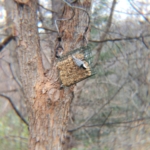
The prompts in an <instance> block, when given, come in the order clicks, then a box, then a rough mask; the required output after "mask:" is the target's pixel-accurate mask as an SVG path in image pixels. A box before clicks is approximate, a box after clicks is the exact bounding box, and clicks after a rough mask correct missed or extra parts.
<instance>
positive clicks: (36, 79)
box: [13, 0, 87, 150]
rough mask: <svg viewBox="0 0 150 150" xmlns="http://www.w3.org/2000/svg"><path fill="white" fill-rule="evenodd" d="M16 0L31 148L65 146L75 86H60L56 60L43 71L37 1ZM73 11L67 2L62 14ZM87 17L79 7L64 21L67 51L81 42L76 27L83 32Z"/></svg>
mask: <svg viewBox="0 0 150 150" xmlns="http://www.w3.org/2000/svg"><path fill="white" fill-rule="evenodd" d="M15 1H16V5H15V7H14V10H13V16H14V23H15V28H16V41H17V55H18V60H19V67H20V75H21V81H22V86H23V89H24V93H25V95H26V97H25V98H26V104H27V109H28V116H29V134H30V139H29V149H30V150H62V149H63V147H64V146H63V145H64V142H65V137H66V130H67V123H68V116H69V109H70V104H71V101H72V99H73V86H72V87H65V88H63V89H60V82H59V80H58V78H59V76H58V71H57V68H56V63H54V66H53V67H52V68H51V70H50V71H49V73H45V72H44V68H43V65H42V59H41V53H40V42H39V36H38V28H37V1H35V0H26V1H24V2H23V3H20V4H19V0H15ZM71 13H72V10H71V8H70V7H69V6H65V9H64V15H63V17H64V18H65V17H70V15H71ZM68 14H69V15H68ZM81 19H82V21H81ZM86 20H87V17H86V16H85V14H84V12H83V11H81V10H80V11H79V10H78V9H76V10H75V16H74V18H73V19H72V20H70V21H64V22H61V24H60V32H63V37H62V39H63V42H64V51H65V53H66V52H68V51H70V50H71V49H74V48H76V46H78V47H79V46H80V45H81V43H82V41H80V40H79V38H80V36H81V35H79V34H76V31H77V29H78V32H79V33H83V28H85V27H84V23H86V22H87V21H86ZM79 21H80V23H79ZM78 23H79V26H78ZM81 23H82V24H81ZM81 25H82V27H81ZM77 26H78V27H77ZM81 31H82V32H81ZM78 40H79V42H78Z"/></svg>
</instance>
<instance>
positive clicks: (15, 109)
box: [0, 93, 29, 126]
mask: <svg viewBox="0 0 150 150" xmlns="http://www.w3.org/2000/svg"><path fill="white" fill-rule="evenodd" d="M0 96H1V97H3V98H5V99H7V100H8V101H9V102H10V104H11V106H12V108H13V109H14V111H15V112H16V114H17V115H18V117H19V118H20V119H21V120H22V121H23V122H24V123H25V124H26V125H27V126H28V125H29V124H28V122H27V121H26V120H25V118H24V117H23V116H22V114H21V113H20V112H19V110H18V109H17V108H16V106H15V104H14V103H13V101H12V99H11V98H10V97H8V96H6V95H4V94H1V93H0Z"/></svg>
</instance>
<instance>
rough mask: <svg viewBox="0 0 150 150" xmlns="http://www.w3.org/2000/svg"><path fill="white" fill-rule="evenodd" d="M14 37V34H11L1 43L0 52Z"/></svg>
mask: <svg viewBox="0 0 150 150" xmlns="http://www.w3.org/2000/svg"><path fill="white" fill-rule="evenodd" d="M12 39H13V35H12V34H10V35H9V36H7V37H6V38H5V39H4V40H3V41H2V42H1V43H0V52H1V51H2V50H3V48H4V47H5V46H6V45H7V44H8V43H9V42H10V41H11V40H12Z"/></svg>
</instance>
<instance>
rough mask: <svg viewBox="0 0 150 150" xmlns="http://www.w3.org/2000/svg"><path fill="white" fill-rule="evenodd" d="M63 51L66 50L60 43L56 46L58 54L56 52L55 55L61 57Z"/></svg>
mask: <svg viewBox="0 0 150 150" xmlns="http://www.w3.org/2000/svg"><path fill="white" fill-rule="evenodd" d="M63 51H64V49H63V47H62V46H61V45H59V46H58V47H57V48H56V54H55V56H56V57H57V58H60V57H61V56H62V54H63Z"/></svg>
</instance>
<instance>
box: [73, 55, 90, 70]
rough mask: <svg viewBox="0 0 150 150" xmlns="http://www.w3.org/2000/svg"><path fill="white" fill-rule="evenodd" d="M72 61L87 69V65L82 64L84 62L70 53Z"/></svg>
mask: <svg viewBox="0 0 150 150" xmlns="http://www.w3.org/2000/svg"><path fill="white" fill-rule="evenodd" d="M72 58H73V61H74V62H75V64H76V65H77V66H78V67H80V68H83V69H87V66H86V65H85V64H84V62H83V61H82V60H80V59H78V58H76V57H75V56H73V55H72Z"/></svg>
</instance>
